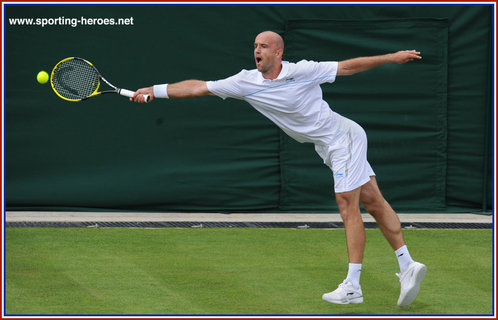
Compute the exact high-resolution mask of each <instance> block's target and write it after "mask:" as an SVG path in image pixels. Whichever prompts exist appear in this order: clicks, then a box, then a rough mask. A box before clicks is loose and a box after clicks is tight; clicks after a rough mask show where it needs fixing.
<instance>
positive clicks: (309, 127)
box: [130, 31, 427, 307]
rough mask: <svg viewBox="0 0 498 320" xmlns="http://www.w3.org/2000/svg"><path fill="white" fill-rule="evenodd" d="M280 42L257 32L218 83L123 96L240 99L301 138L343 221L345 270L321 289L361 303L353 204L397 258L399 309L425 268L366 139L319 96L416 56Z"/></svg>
mask: <svg viewBox="0 0 498 320" xmlns="http://www.w3.org/2000/svg"><path fill="white" fill-rule="evenodd" d="M283 52H284V41H283V39H282V37H280V35H278V34H277V33H274V32H271V31H265V32H262V33H260V34H258V35H257V37H256V39H255V41H254V60H255V63H256V69H253V70H242V71H240V72H239V73H238V74H236V75H233V76H231V77H228V78H226V79H223V80H218V81H201V80H186V81H182V82H178V83H174V84H159V85H154V86H151V87H147V88H142V89H139V90H137V91H136V92H135V94H134V96H133V97H132V98H130V100H133V101H136V102H140V103H143V102H144V101H143V95H144V94H148V95H149V96H150V101H152V100H153V99H154V98H191V97H201V96H208V95H216V96H218V97H220V98H222V99H226V98H235V99H241V100H245V101H247V102H248V103H249V104H251V105H252V106H253V107H254V108H255V109H256V110H258V111H259V112H261V113H262V114H263V115H265V116H266V117H268V118H269V119H270V120H271V121H273V122H274V123H275V124H276V125H277V126H279V127H280V128H281V129H282V130H283V131H284V132H285V133H287V134H288V135H289V136H291V137H292V138H294V139H295V140H297V141H298V142H301V143H303V142H309V143H313V144H314V145H315V150H316V152H317V153H318V155H320V157H321V158H322V159H323V161H324V163H325V164H326V165H327V166H329V167H330V168H331V170H332V173H333V177H334V189H335V197H336V201H337V204H338V208H339V210H340V214H341V218H342V220H343V221H344V227H345V231H346V232H345V233H346V243H347V250H348V258H349V270H348V274H347V276H346V278H345V280H344V281H343V282H342V283H341V284H339V286H338V288H337V289H336V290H334V291H332V292H329V293H326V294H324V295H323V299H324V300H326V301H328V302H331V303H337V304H349V303H362V302H363V294H362V291H361V286H360V275H361V266H362V261H363V252H364V248H365V229H364V225H363V220H362V217H361V214H360V202H361V203H362V204H363V206H364V208H365V209H366V210H367V211H368V212H369V213H370V214H371V215H372V216H373V217H374V218H375V220H376V222H377V224H378V226H379V228H380V229H381V231H382V233H383V235H384V236H385V238H386V239H387V241H388V242H389V244H390V245H391V247H392V248H393V250H394V251H395V254H396V256H397V258H398V261H399V267H400V273H399V274H397V275H398V277H399V278H400V282H401V293H400V296H399V299H398V302H397V304H398V305H399V306H401V307H403V306H407V305H409V304H411V303H412V302H413V300H414V299H415V298H416V296H417V294H418V293H419V290H420V284H421V282H422V280H423V278H424V276H425V273H426V271H427V267H426V266H425V265H423V264H422V263H419V262H415V261H414V260H413V259H412V258H411V256H410V253H409V251H408V249H407V246H406V243H405V240H404V237H403V233H402V229H401V223H400V220H399V218H398V216H397V214H396V213H395V212H394V210H393V209H392V208H391V206H390V205H389V203H388V202H387V201H386V200H385V199H384V197H383V196H382V194H381V192H380V190H379V187H378V186H377V181H376V178H375V173H374V171H373V170H372V168H371V167H370V164H369V163H368V161H367V137H366V134H365V131H364V130H363V129H362V128H361V127H360V126H359V125H358V124H356V123H355V122H353V121H351V120H349V119H347V118H345V117H343V116H341V115H339V114H337V113H335V112H334V111H332V110H331V108H330V107H329V105H328V104H327V102H325V101H324V100H323V97H322V90H321V88H320V85H321V84H324V83H332V82H334V81H335V80H336V77H337V76H346V75H353V74H355V73H358V72H363V71H366V70H369V69H372V68H374V67H377V66H380V65H384V64H387V63H398V64H403V63H407V62H410V61H413V60H419V59H421V56H420V52H417V51H415V50H407V51H399V52H395V53H390V54H385V55H379V56H371V57H360V58H354V59H350V60H344V61H340V62H335V61H331V62H315V61H306V60H302V61H300V62H297V63H289V62H286V61H282V55H283Z"/></svg>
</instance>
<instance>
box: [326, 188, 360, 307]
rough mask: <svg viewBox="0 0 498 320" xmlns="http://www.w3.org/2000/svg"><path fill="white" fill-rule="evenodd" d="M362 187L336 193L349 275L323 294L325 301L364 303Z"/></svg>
mask: <svg viewBox="0 0 498 320" xmlns="http://www.w3.org/2000/svg"><path fill="white" fill-rule="evenodd" d="M360 189H361V187H360V188H357V189H355V190H353V191H348V192H343V193H336V201H337V205H338V207H339V211H340V213H341V218H342V221H343V222H344V229H345V231H346V245H347V250H348V259H349V271H348V276H347V277H346V279H345V280H344V282H343V283H341V284H340V285H339V287H338V288H337V289H336V290H334V291H332V292H329V293H326V294H324V295H323V299H324V300H325V301H328V302H331V303H337V304H349V303H362V302H363V294H362V292H361V287H360V274H361V264H362V261H363V251H364V249H365V228H364V225H363V220H362V218H361V213H360V203H359V200H360Z"/></svg>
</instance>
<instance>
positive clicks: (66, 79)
mask: <svg viewBox="0 0 498 320" xmlns="http://www.w3.org/2000/svg"><path fill="white" fill-rule="evenodd" d="M52 84H53V88H54V90H55V91H56V92H57V93H58V94H59V95H61V96H62V97H64V98H66V99H71V100H81V99H84V98H87V97H89V96H90V95H92V94H93V93H94V92H95V91H97V89H98V88H99V84H100V80H99V74H98V72H97V71H96V70H95V69H94V68H93V67H92V66H91V65H90V64H89V63H88V62H87V61H85V60H81V59H74V58H73V59H69V60H66V61H63V62H61V63H60V64H59V65H58V66H57V67H56V68H55V69H54V72H53V75H52Z"/></svg>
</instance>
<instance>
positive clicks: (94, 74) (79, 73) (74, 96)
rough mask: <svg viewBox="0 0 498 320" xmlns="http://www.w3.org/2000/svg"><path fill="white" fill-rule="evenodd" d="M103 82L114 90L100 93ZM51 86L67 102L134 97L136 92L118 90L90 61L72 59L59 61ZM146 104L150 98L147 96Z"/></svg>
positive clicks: (53, 71) (51, 78) (51, 79)
mask: <svg viewBox="0 0 498 320" xmlns="http://www.w3.org/2000/svg"><path fill="white" fill-rule="evenodd" d="M101 82H104V83H105V84H107V85H108V86H109V87H111V88H112V90H106V91H99V89H100V84H101ZM50 84H51V85H52V89H54V92H55V93H56V94H57V95H58V96H59V97H60V98H62V99H64V100H67V101H73V102H76V101H82V100H86V99H89V98H92V97H95V96H98V95H101V94H104V93H117V94H120V95H122V96H125V97H132V96H133V94H134V93H135V92H133V91H130V90H126V89H121V88H118V87H116V86H114V85H112V84H111V83H110V82H109V81H107V80H106V79H105V78H104V77H103V76H102V75H101V74H100V73H99V71H98V70H97V68H95V66H94V65H93V64H92V63H90V62H89V61H87V60H85V59H82V58H78V57H70V58H66V59H63V60H61V61H59V63H57V64H56V65H55V67H54V69H53V70H52V73H51V75H50ZM144 97H145V102H148V101H149V98H150V97H149V96H148V95H145V96H144Z"/></svg>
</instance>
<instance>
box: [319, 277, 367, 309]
mask: <svg viewBox="0 0 498 320" xmlns="http://www.w3.org/2000/svg"><path fill="white" fill-rule="evenodd" d="M322 299H323V300H325V301H327V302H330V303H336V304H350V303H362V302H363V293H362V292H361V287H360V288H358V289H355V288H354V287H353V285H352V284H351V282H349V281H346V280H344V281H343V282H342V283H341V284H340V285H339V287H337V289H335V290H334V291H332V292H329V293H325V294H324V295H323V296H322Z"/></svg>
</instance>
